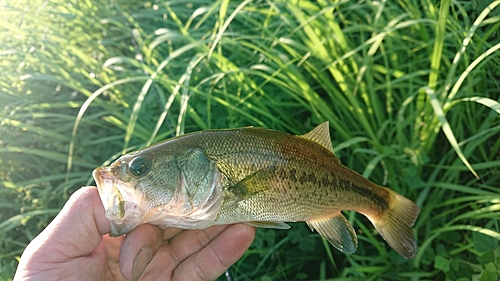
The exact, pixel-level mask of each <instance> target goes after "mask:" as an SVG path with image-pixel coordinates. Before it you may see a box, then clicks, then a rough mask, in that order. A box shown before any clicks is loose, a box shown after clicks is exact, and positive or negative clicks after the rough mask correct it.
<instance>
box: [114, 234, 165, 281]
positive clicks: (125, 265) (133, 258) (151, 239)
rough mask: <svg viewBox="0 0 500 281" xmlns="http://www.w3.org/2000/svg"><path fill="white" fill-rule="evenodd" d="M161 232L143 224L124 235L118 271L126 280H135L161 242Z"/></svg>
mask: <svg viewBox="0 0 500 281" xmlns="http://www.w3.org/2000/svg"><path fill="white" fill-rule="evenodd" d="M163 232H164V231H163V230H161V229H159V228H158V227H156V226H153V225H150V224H143V225H140V226H139V227H137V228H136V229H134V230H132V231H131V232H129V233H128V234H126V235H125V239H124V241H123V245H122V248H121V251H120V271H121V273H122V275H123V277H124V278H125V279H127V280H137V279H138V278H139V276H140V275H141V274H142V272H143V271H144V269H145V268H146V266H147V265H148V264H149V262H150V261H151V259H152V258H153V257H154V256H155V254H156V252H157V251H158V248H160V246H161V244H162V242H163Z"/></svg>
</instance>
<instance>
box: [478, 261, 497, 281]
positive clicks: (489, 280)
mask: <svg viewBox="0 0 500 281" xmlns="http://www.w3.org/2000/svg"><path fill="white" fill-rule="evenodd" d="M497 280H498V272H497V270H496V267H495V264H494V263H492V262H490V263H489V264H487V265H486V266H485V268H484V271H483V274H481V277H479V281H497Z"/></svg>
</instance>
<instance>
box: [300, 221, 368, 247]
mask: <svg viewBox="0 0 500 281" xmlns="http://www.w3.org/2000/svg"><path fill="white" fill-rule="evenodd" d="M306 222H307V225H309V227H310V228H311V229H312V230H313V229H315V230H316V231H317V232H318V233H319V234H320V235H321V236H323V237H324V238H325V239H326V240H328V242H330V244H332V245H333V246H334V247H335V248H337V249H338V250H339V251H341V252H344V253H348V254H352V253H354V252H355V251H356V248H357V247H358V239H357V237H356V232H355V231H354V229H353V228H352V226H351V224H350V223H349V221H348V220H347V219H346V218H345V217H344V216H343V215H342V214H341V213H340V212H339V213H337V214H336V215H335V216H333V217H329V218H323V219H314V220H308V221H306Z"/></svg>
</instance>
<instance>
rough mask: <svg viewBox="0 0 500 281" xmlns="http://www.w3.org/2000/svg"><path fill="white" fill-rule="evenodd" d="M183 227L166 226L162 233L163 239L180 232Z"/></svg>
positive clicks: (170, 237) (168, 238)
mask: <svg viewBox="0 0 500 281" xmlns="http://www.w3.org/2000/svg"><path fill="white" fill-rule="evenodd" d="M182 231H183V229H180V228H167V229H165V233H164V234H163V240H170V239H172V238H173V237H174V236H176V235H177V234H179V233H181V232H182Z"/></svg>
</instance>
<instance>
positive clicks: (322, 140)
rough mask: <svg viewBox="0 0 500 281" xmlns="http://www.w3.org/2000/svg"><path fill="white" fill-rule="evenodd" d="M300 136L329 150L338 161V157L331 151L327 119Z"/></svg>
mask: <svg viewBox="0 0 500 281" xmlns="http://www.w3.org/2000/svg"><path fill="white" fill-rule="evenodd" d="M301 137H303V138H306V139H308V140H312V141H313V142H315V143H318V144H320V145H321V146H323V147H325V148H326V149H328V150H330V151H331V152H332V154H333V155H334V156H335V160H337V162H338V163H340V159H339V158H338V157H337V155H335V154H334V153H333V148H332V140H331V139H330V126H329V125H328V121H325V122H323V123H321V124H319V125H318V126H317V127H316V128H314V129H312V130H311V131H310V132H309V133H307V134H304V135H302V136H301Z"/></svg>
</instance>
